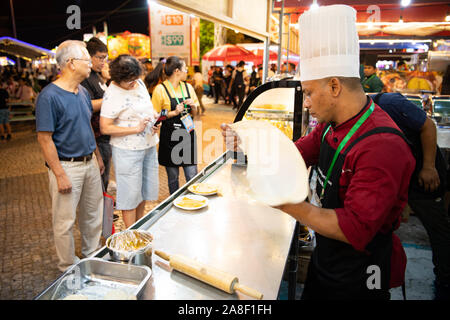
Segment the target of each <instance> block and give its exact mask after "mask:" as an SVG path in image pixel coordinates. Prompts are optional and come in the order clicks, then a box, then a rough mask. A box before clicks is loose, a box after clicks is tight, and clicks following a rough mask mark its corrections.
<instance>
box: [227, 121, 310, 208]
mask: <svg viewBox="0 0 450 320" xmlns="http://www.w3.org/2000/svg"><path fill="white" fill-rule="evenodd" d="M230 127H231V128H232V129H233V130H234V131H235V132H236V133H237V135H238V136H239V138H240V140H241V142H240V144H239V147H240V148H241V149H242V150H243V151H244V153H245V154H246V155H247V160H248V164H247V173H246V179H247V181H248V185H249V188H250V192H251V197H252V198H253V199H254V200H256V201H259V202H262V203H264V204H267V205H269V206H278V205H282V204H288V203H292V204H295V203H300V202H302V201H304V200H305V199H306V197H307V196H308V191H309V184H308V171H307V168H306V165H305V161H304V160H303V158H302V156H301V154H300V152H299V151H298V149H297V147H296V146H295V144H294V143H293V142H292V141H291V140H289V138H288V137H286V136H285V135H284V134H283V133H282V132H281V131H280V130H279V129H278V128H276V127H274V126H273V125H271V124H270V123H267V122H266V121H258V120H248V121H240V122H236V123H233V124H232V125H230Z"/></svg>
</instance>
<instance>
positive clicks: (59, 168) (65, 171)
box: [36, 40, 104, 271]
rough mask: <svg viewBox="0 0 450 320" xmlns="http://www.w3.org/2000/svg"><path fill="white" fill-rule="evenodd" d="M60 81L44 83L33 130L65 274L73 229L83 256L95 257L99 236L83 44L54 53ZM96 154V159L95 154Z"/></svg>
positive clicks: (96, 166) (99, 166) (99, 200)
mask: <svg viewBox="0 0 450 320" xmlns="http://www.w3.org/2000/svg"><path fill="white" fill-rule="evenodd" d="M56 61H57V63H58V65H59V67H60V69H61V77H60V78H59V79H57V80H56V81H54V82H52V83H50V84H49V85H47V86H46V87H45V88H44V89H43V90H42V92H41V93H40V94H39V96H38V99H37V102H36V131H37V136H38V142H39V144H40V146H41V149H42V152H43V154H44V158H45V161H46V166H47V167H48V168H49V169H48V174H49V190H50V196H51V198H52V217H53V233H54V240H55V246H56V253H57V255H58V258H59V263H58V268H59V269H60V270H61V271H65V270H66V269H67V268H68V267H70V266H71V265H73V264H75V263H76V262H77V261H78V260H79V259H78V257H76V256H75V248H74V239H73V232H72V230H73V226H74V224H75V219H76V216H77V206H79V215H78V225H79V227H80V231H81V234H82V238H81V240H82V250H81V253H82V255H83V256H84V257H86V256H88V255H90V254H91V253H93V252H94V251H95V250H96V249H97V248H98V247H99V243H100V235H101V232H102V212H103V196H102V186H101V177H100V174H101V171H103V169H104V167H103V163H102V160H101V157H98V156H97V159H98V163H97V161H96V160H95V158H96V155H98V150H97V149H96V144H95V138H94V133H93V131H92V127H91V115H92V103H91V99H90V96H89V93H88V92H87V90H86V89H85V88H83V87H82V86H81V85H80V83H81V82H82V81H83V80H84V79H86V78H87V77H88V76H89V73H90V71H91V69H90V67H91V58H90V56H89V53H88V51H87V50H86V47H85V44H84V43H83V42H81V41H73V40H68V41H64V42H63V43H62V44H61V45H60V46H59V47H58V49H57V51H56ZM94 152H95V155H94Z"/></svg>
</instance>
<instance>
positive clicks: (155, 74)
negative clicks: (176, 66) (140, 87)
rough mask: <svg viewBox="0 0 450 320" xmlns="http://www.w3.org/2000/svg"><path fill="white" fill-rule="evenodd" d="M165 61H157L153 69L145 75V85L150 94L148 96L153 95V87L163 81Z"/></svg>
mask: <svg viewBox="0 0 450 320" xmlns="http://www.w3.org/2000/svg"><path fill="white" fill-rule="evenodd" d="M165 63H166V60H165V59H164V60H161V61H160V62H158V65H157V66H156V68H155V69H153V70H152V71H151V72H150V73H149V74H147V75H146V76H145V80H144V82H145V85H146V86H147V90H148V93H149V94H150V97H152V95H153V90H155V87H156V86H157V85H158V84H160V83H161V82H163V81H164V79H165V75H164V65H165Z"/></svg>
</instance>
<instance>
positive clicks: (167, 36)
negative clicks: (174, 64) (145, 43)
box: [149, 4, 191, 64]
mask: <svg viewBox="0 0 450 320" xmlns="http://www.w3.org/2000/svg"><path fill="white" fill-rule="evenodd" d="M149 11H150V20H151V41H152V60H153V61H159V58H167V57H170V56H179V57H181V58H182V59H184V60H185V61H186V62H187V63H188V64H189V63H190V57H191V25H190V16H189V15H188V14H185V13H182V12H179V11H176V10H173V9H171V8H167V7H163V6H159V5H157V4H152V5H151V6H149Z"/></svg>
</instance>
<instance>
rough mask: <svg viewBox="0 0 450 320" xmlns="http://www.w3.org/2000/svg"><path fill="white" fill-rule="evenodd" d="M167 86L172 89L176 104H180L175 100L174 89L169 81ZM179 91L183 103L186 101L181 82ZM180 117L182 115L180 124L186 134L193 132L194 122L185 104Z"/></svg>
mask: <svg viewBox="0 0 450 320" xmlns="http://www.w3.org/2000/svg"><path fill="white" fill-rule="evenodd" d="M169 86H170V88H171V89H172V92H173V96H174V98H175V99H176V100H177V103H178V104H180V100H179V99H178V98H177V95H176V93H175V89H174V88H173V86H172V83H170V81H169ZM180 90H181V95H182V96H183V102H184V101H185V100H186V98H185V97H184V92H183V86H182V85H181V82H180ZM181 115H182V116H181V122H182V123H183V126H184V128H185V129H186V130H187V132H191V131H192V130H194V128H195V126H194V121H193V120H192V117H191V115H190V114H189V113H188V112H187V107H186V104H185V105H184V110H183V112H182V113H181Z"/></svg>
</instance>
